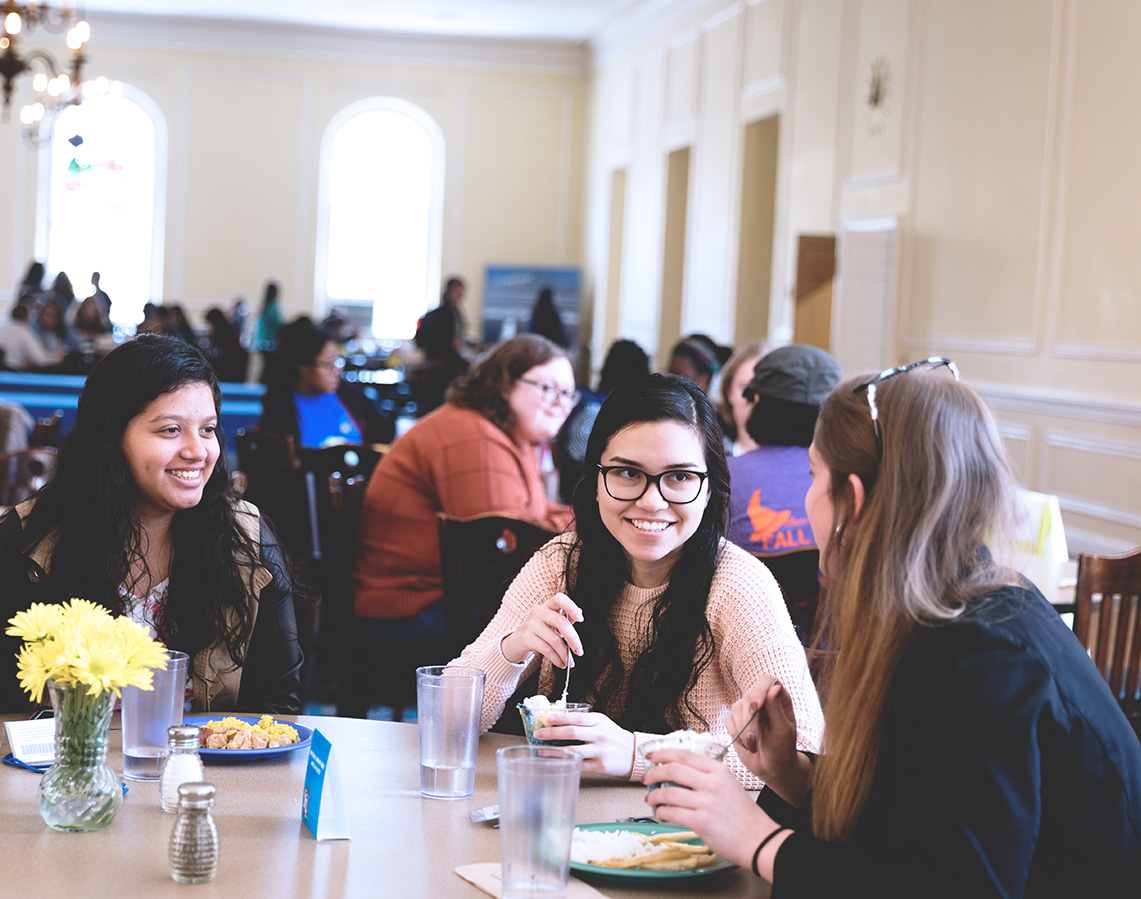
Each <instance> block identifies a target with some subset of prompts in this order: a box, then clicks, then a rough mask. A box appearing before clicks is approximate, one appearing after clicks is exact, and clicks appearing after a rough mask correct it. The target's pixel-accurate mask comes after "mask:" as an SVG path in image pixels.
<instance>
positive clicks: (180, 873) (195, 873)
mask: <svg viewBox="0 0 1141 899" xmlns="http://www.w3.org/2000/svg"><path fill="white" fill-rule="evenodd" d="M214 794H215V790H214V785H213V784H208V783H187V784H183V785H182V786H180V787H179V788H178V817H177V818H175V819H174V828H173V829H172V830H171V831H170V849H169V852H168V856H169V858H170V876H171V877H173V878H174V879H175V881H177V882H178V883H208V882H209V881H211V880H213V879H214V875H215V874H216V873H217V871H218V855H219V846H218V828H217V826H216V825H215V824H214V814H213V811H212V809H213V808H214Z"/></svg>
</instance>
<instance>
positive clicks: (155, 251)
mask: <svg viewBox="0 0 1141 899" xmlns="http://www.w3.org/2000/svg"><path fill="white" fill-rule="evenodd" d="M118 99H122V100H126V101H129V102H131V103H134V104H135V105H136V106H138V107H139V108H140V109H141V110H142V112H143V114H144V115H145V116H146V117H147V118H148V119H150V122H151V126H152V127H153V128H154V147H155V158H154V193H153V209H152V222H151V248H150V279H149V285H148V290H149V294H150V296H148V297H147V298H146V300H144V302H148V301H149V302H151V303H160V302H162V297H163V283H164V281H163V278H164V274H163V266H164V264H165V261H166V255H165V254H166V188H167V166H168V151H169V146H170V138H169V132H168V130H167V124H166V117H165V116H164V115H163V114H162V110H161V109H160V108H159V105H158V104H157V103H156V102H155V101H154V100H153V99H152V98H151V97H150V96H149V95H148V94H146V93H144V92H143V91H141V90H139V89H138V88H136V87H133V86H131V85H129V84H126V83H123V85H122V95H121V97H119V98H118ZM58 118H59V117H58V116H55V115H53V116H51V117H50V118H48V119H45V120H44V121H43V122H42V123H41V124H40V133H39V140H38V147H37V166H36V168H37V172H36V227H35V256H34V258H36V259H40V260H45V261H46V260H47V259H48V251H49V249H50V247H49V236H50V234H51V206H52V203H51V200H52V197H51V183H52V178H51V173H52V168H51V153H52V147H53V145H54V140H53V137H54V132H55V126H56V122H57V120H58ZM68 274H69V276H70V277H71V279H72V283H73V284H75V285H76V287H77V288H78V287H79V286H80V285H82V284H85V283H86V278H87V276H88V275H90V272H87V273H71V272H69V273H68ZM77 277H78V278H79V280H76V278H77ZM80 293H82V290H81V291H80ZM77 298H78V299H83V297H82V296H77ZM112 308H114V307H113V306H112Z"/></svg>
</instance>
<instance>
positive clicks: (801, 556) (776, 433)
mask: <svg viewBox="0 0 1141 899" xmlns="http://www.w3.org/2000/svg"><path fill="white" fill-rule="evenodd" d="M839 381H840V365H839V363H837V362H836V360H835V359H833V358H832V356H830V355H829V354H828V353H826V352H825V351H824V350H822V349H820V348H819V347H814V346H808V345H807V344H792V345H791V346H786V347H780V348H779V349H775V350H773V351H772V352H771V353H769V354H768V355H766V356H764V357H763V358H762V359H761V360H760V361H759V362H757V364H756V366H755V367H754V369H753V378H752V380H751V381H749V383H748V385H747V386H746V387H745V396H746V397H748V398H749V399H750V400H753V401H755V403H756V404H755V405H754V406H753V411H752V412H751V413H750V414H749V419H748V421H747V423H746V425H745V428H746V430H747V431H748V433H749V436H750V437H752V438H753V440H755V441H756V442H757V444H758V446H757V448H756V449H754V450H752V451H750V452H747V453H745V454H743V455H740V456H734V457H733V458H731V459H729V476H730V500H729V539H730V540H731V541H732V542H734V543H736V544H737V545H738V546H740V547H741V548H742V549H746V550H748V551H749V552H751V553H753V554H754V555H757V556H760V557H761V558H762V560H763V561H764V562H765V564H766V565H768V567H769V569H770V570H771V571H772V573H773V575H774V577H776V579H777V581H778V582H779V583H780V585H781V589H782V590H783V591H784V593H785V599H786V601H788V603H789V611H790V612H791V613H792V616H793V624H795V625H796V626H797V628H798V629H799V630H800V635H801V639H802V640H806V639H807V638H808V637H809V631H810V630H811V625H812V618H813V612H814V610H815V601H816V594H817V592H818V587H817V579H816V575H817V566H818V561H819V553H818V552H817V551H816V539H815V537H814V536H813V534H812V528H811V526H810V525H809V523H808V515H807V514H806V513H805V510H804V495H805V493H807V491H808V487H809V485H810V484H811V483H812V478H811V476H810V474H809V471H808V445H809V444H810V443H812V432H813V430H814V428H815V427H816V416H817V413H818V411H819V408H820V404H821V403H822V402H823V401H824V399H825V398H826V397H827V396H828V394H829V393H831V392H832V388H833V387H835V386H836V384H838V383H839Z"/></svg>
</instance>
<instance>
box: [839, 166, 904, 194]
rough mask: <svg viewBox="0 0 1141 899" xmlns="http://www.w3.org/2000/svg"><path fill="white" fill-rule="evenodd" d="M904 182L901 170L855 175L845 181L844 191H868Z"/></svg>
mask: <svg viewBox="0 0 1141 899" xmlns="http://www.w3.org/2000/svg"><path fill="white" fill-rule="evenodd" d="M901 180H903V173H902V172H900V171H899V169H887V170H884V171H882V172H874V173H872V174H868V175H855V176H853V177H851V178H845V179H844V185H843V187H844V190H845V191H849V190H868V189H869V188H872V187H883V186H884V185H886V184H895V183H896V182H898V181H901Z"/></svg>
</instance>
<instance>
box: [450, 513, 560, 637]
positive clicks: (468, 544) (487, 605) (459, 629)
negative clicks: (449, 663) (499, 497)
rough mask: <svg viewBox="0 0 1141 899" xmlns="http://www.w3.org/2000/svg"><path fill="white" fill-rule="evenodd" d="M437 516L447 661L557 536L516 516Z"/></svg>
mask: <svg viewBox="0 0 1141 899" xmlns="http://www.w3.org/2000/svg"><path fill="white" fill-rule="evenodd" d="M437 515H438V517H439V519H440V573H441V575H442V577H443V586H444V622H445V627H446V631H447V638H446V639H447V642H446V648H445V651H446V656H447V658H455V657H456V656H458V655H459V654H460V653H461V652H463V649H464V647H465V646H467V645H468V644H469V643H470V642H471V641H472V640H474V639H475V638H476V637H478V636H479V634H480V633H481V632H482V631H483V628H484V626H485V625H486V624H487V623H488V622H489V621H490V620H491V619H492V618H493V617H494V616H495V613H496V611H498V609H499V603H500V601H501V600H502V599H503V594H504V592H505V591H506V589H507V587H508V585H509V584H510V583H511V581H512V579H513V578H514V577H515V575H517V574H518V573H519V569H521V568H522V567H523V565H524V564H525V563H526V562H527V560H528V559H530V558H531V554H532V553H534V552H535V550H536V549H538V548H539V547H540V546H542V545H543V544H544V543H546V542H547V541H548V540H550V539H551V538H552V537H554V536H555V532H554V531H550V530H548V529H547V528H545V527H543V525H541V524H539V523H538V522H536V521H531V520H529V519H526V518H521V517H518V516H515V515H503V514H495V513H492V514H489V515H477V516H475V517H473V518H455V517H453V516H451V515H447V514H445V513H443V512H439V513H437Z"/></svg>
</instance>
